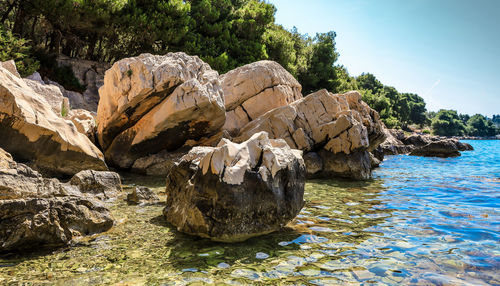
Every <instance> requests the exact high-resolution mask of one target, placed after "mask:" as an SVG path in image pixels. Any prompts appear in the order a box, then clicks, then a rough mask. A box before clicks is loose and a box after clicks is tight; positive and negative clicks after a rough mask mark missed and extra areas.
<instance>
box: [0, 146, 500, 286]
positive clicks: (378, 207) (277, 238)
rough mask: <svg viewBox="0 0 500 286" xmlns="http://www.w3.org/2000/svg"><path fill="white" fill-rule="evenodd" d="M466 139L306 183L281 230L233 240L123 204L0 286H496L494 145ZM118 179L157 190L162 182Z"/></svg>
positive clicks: (157, 210)
mask: <svg viewBox="0 0 500 286" xmlns="http://www.w3.org/2000/svg"><path fill="white" fill-rule="evenodd" d="M468 143H470V144H472V146H473V147H474V149H475V150H474V151H470V152H463V155H462V156H461V157H457V158H447V159H442V158H424V157H412V156H404V155H399V156H388V157H386V159H385V160H384V162H383V163H382V164H381V166H380V168H378V169H376V170H375V171H374V179H373V180H370V181H366V182H352V181H344V180H315V181H309V182H308V183H307V184H306V190H305V199H306V205H305V207H304V209H303V210H302V211H301V213H300V214H299V216H298V217H297V218H296V219H295V220H294V221H293V222H292V223H291V225H290V227H289V228H288V229H286V230H283V231H280V232H277V233H273V234H270V235H266V236H262V237H257V238H253V239H250V240H248V241H246V242H243V243H237V244H223V243H214V242H210V241H208V240H206V239H200V238H195V237H190V236H187V235H184V234H181V233H178V232H177V231H176V230H175V228H174V227H172V226H169V225H167V224H166V223H165V220H164V219H163V217H162V216H161V211H162V208H163V206H161V205H139V206H129V205H127V204H126V203H125V202H124V201H123V198H120V199H119V200H117V201H116V202H115V203H113V204H112V205H111V206H110V208H111V211H112V213H113V215H114V217H115V219H116V221H117V223H116V225H115V226H114V227H113V228H112V229H111V230H110V231H108V232H106V233H104V234H100V235H97V236H95V237H92V238H91V239H85V240H81V241H79V242H77V243H76V244H75V245H72V246H70V247H65V248H62V249H58V250H44V251H39V252H36V253H32V254H26V253H18V254H9V255H3V256H2V257H0V283H5V284H7V283H12V284H17V283H19V284H22V283H29V284H42V283H51V284H52V283H54V284H60V285H89V284H90V285H101V284H120V285H136V284H139V285H142V284H146V285H191V284H193V285H204V284H226V285H248V284H287V285H289V284H295V285H338V284H342V285H359V284H363V285H372V284H373V285H402V284H404V285H407V284H411V285H500V141H469V142H468ZM124 179H125V180H124V187H125V190H126V191H127V192H130V189H131V188H133V187H134V186H135V185H146V186H149V187H151V188H152V189H153V190H155V191H156V192H158V193H159V194H160V195H161V194H162V192H163V191H164V182H165V180H164V178H159V179H153V178H143V177H137V176H125V177H124ZM162 198H164V196H163V197H162Z"/></svg>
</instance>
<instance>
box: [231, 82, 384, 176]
mask: <svg viewBox="0 0 500 286" xmlns="http://www.w3.org/2000/svg"><path fill="white" fill-rule="evenodd" d="M382 127H383V125H382V122H381V121H380V119H379V115H378V113H377V112H376V111H374V110H373V109H371V108H370V107H368V105H367V104H366V103H364V102H363V101H361V95H360V94H359V93H358V92H348V93H346V94H340V95H338V94H332V93H329V92H328V91H326V90H320V91H318V92H316V93H313V94H310V95H308V96H307V97H305V98H303V99H300V100H297V101H295V102H293V103H291V104H289V105H287V106H283V107H279V108H275V109H273V110H271V111H269V112H267V113H266V114H264V115H262V116H260V117H259V118H257V119H255V120H253V121H251V122H250V123H248V124H247V125H246V126H245V127H243V128H242V129H241V131H240V134H239V136H238V137H236V138H235V141H236V142H242V141H245V140H247V139H248V138H250V137H251V136H252V135H253V134H255V133H257V132H260V131H266V132H268V133H269V136H270V138H282V139H284V140H285V141H286V142H287V143H288V145H289V146H290V147H291V148H296V149H300V150H303V151H304V152H305V153H307V152H316V153H317V154H318V155H319V156H320V157H322V161H323V169H322V170H321V171H317V172H313V171H310V172H309V173H314V174H316V176H318V177H332V176H340V177H348V178H355V179H367V178H369V177H370V174H371V164H370V156H369V155H368V153H367V152H369V151H373V150H375V148H377V147H378V145H379V144H380V143H381V142H383V141H384V140H385V135H384V133H383V130H382ZM306 156H307V155H306ZM357 160H362V161H357ZM327 161H328V162H327ZM315 171H316V170H315Z"/></svg>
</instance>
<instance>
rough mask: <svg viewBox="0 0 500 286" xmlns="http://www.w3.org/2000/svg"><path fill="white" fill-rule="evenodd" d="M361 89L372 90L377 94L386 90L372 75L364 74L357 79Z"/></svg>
mask: <svg viewBox="0 0 500 286" xmlns="http://www.w3.org/2000/svg"><path fill="white" fill-rule="evenodd" d="M356 81H357V83H358V86H359V88H361V89H367V90H371V91H372V93H374V94H376V93H378V92H379V91H381V90H382V89H383V88H384V85H383V84H382V83H381V82H380V81H379V80H378V79H377V78H376V77H375V76H374V75H373V74H371V73H362V74H361V75H360V76H358V77H357V78H356Z"/></svg>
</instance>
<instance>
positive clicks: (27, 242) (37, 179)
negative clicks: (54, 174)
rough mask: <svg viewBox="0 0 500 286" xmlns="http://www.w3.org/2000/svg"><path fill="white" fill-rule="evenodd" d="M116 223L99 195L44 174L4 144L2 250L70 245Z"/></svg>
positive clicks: (0, 195) (1, 159) (0, 168)
mask: <svg viewBox="0 0 500 286" xmlns="http://www.w3.org/2000/svg"><path fill="white" fill-rule="evenodd" d="M112 226H113V218H112V217H111V214H110V213H109V211H108V209H107V208H106V207H104V206H103V205H102V204H101V203H100V202H99V201H98V200H96V199H95V198H94V197H92V196H89V195H86V194H83V193H81V192H80V190H79V189H78V187H76V186H73V185H70V184H63V183H60V182H59V181H58V180H56V179H47V178H43V177H42V176H41V175H40V174H39V173H38V172H36V171H34V170H32V169H31V168H29V167H27V166H26V165H24V164H19V163H16V162H15V161H14V160H13V159H12V156H11V155H10V154H9V153H7V152H5V151H4V150H3V149H0V252H4V251H12V250H14V251H17V250H21V249H24V248H35V247H37V246H39V245H50V246H55V245H65V244H69V243H70V242H71V241H72V240H73V238H75V237H79V236H83V235H89V234H94V233H99V232H103V231H106V230H108V229H110V228H111V227H112Z"/></svg>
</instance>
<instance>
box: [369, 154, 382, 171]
mask: <svg viewBox="0 0 500 286" xmlns="http://www.w3.org/2000/svg"><path fill="white" fill-rule="evenodd" d="M368 154H369V155H370V164H371V168H372V169H374V168H377V167H379V166H380V163H382V161H383V159H382V160H380V157H377V156H376V155H374V154H373V153H371V152H370V153H368Z"/></svg>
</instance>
